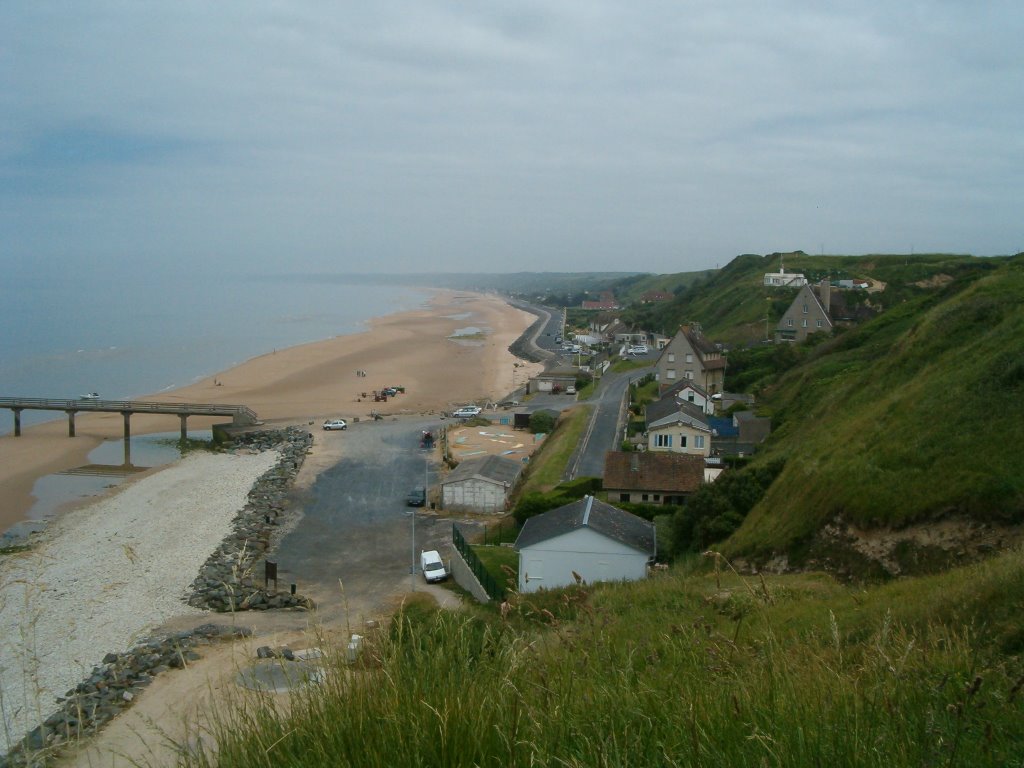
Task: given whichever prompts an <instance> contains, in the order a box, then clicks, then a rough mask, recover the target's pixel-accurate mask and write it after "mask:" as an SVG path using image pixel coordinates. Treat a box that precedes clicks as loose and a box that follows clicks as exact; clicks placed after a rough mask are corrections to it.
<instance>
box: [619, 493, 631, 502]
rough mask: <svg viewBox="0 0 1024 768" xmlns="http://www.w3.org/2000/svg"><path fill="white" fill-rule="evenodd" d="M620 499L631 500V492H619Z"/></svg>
mask: <svg viewBox="0 0 1024 768" xmlns="http://www.w3.org/2000/svg"><path fill="white" fill-rule="evenodd" d="M619 501H629V494H628V493H620V494H619Z"/></svg>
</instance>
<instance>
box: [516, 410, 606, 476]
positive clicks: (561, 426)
mask: <svg viewBox="0 0 1024 768" xmlns="http://www.w3.org/2000/svg"><path fill="white" fill-rule="evenodd" d="M589 418H590V407H589V406H577V407H574V408H570V409H569V410H567V411H563V412H562V416H561V417H560V418H559V420H558V425H557V426H556V428H555V431H554V432H552V433H551V434H550V435H548V436H547V438H545V440H544V443H543V445H541V447H540V449H539V450H538V451H537V452H535V453H534V454H533V456H532V457H531V459H530V464H529V466H528V467H527V470H526V479H525V480H524V481H523V484H522V485H521V486H520V487H519V490H518V492H517V496H522V495H525V494H527V493H544V492H546V491H549V490H551V489H552V488H554V487H555V486H556V485H558V483H560V482H561V479H562V475H563V474H564V473H565V468H566V466H567V465H568V463H569V459H570V458H571V456H572V453H573V451H574V450H575V449H576V446H577V444H578V443H579V441H580V437H581V436H582V435H583V430H584V429H585V428H586V426H587V420H588V419H589Z"/></svg>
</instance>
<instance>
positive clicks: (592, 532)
mask: <svg viewBox="0 0 1024 768" xmlns="http://www.w3.org/2000/svg"><path fill="white" fill-rule="evenodd" d="M515 547H516V549H517V550H518V551H519V591H520V592H521V593H526V592H536V591H537V590H539V589H557V588H559V587H566V586H569V585H570V584H574V583H576V576H575V575H574V574H578V575H579V577H580V578H582V579H583V580H584V581H587V582H591V583H592V582H595V581H636V580H638V579H642V578H644V577H645V576H646V575H647V564H648V563H650V562H651V561H652V560H653V559H654V556H655V554H656V551H657V550H656V544H655V535H654V523H651V522H649V521H647V520H644V519H643V518H642V517H637V516H636V515H633V514H630V513H629V512H626V511H624V510H621V509H619V508H618V507H613V506H612V505H611V504H605V503H604V502H603V501H598V500H597V499H595V498H594V497H593V496H584V497H583V498H582V499H580V500H579V501H574V502H572V503H571V504H566V505H565V506H562V507H558V508H557V509H552V510H551V511H550V512H545V513H543V514H541V515H537V516H535V517H531V518H530V519H528V520H527V521H526V523H525V524H524V525H523V529H522V530H521V531H520V532H519V537H518V538H517V539H516V544H515Z"/></svg>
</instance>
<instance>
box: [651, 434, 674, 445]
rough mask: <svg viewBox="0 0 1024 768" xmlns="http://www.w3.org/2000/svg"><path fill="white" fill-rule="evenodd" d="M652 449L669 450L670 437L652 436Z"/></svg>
mask: <svg viewBox="0 0 1024 768" xmlns="http://www.w3.org/2000/svg"><path fill="white" fill-rule="evenodd" d="M654 447H655V448H671V447H672V435H655V436H654Z"/></svg>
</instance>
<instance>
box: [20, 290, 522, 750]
mask: <svg viewBox="0 0 1024 768" xmlns="http://www.w3.org/2000/svg"><path fill="white" fill-rule="evenodd" d="M533 320H534V318H533V316H531V315H529V314H528V313H525V312H522V311H520V310H517V309H514V308H513V307H511V306H509V305H508V304H506V303H505V302H504V301H503V300H502V299H500V298H498V297H491V296H480V295H475V294H466V293H457V292H438V293H437V294H435V295H434V297H433V300H432V301H431V303H430V305H429V306H428V307H426V308H424V309H419V310H414V311H410V312H403V313H400V314H396V315H392V316H388V317H383V318H380V319H378V320H375V321H373V322H372V323H371V324H370V327H369V329H368V330H367V331H366V332H364V333H360V334H354V335H348V336H339V337H336V338H333V339H328V340H324V341H320V342H315V343H311V344H305V345H302V346H298V347H293V348H289V349H281V350H274V351H272V352H270V353H268V354H265V355H262V356H260V357H256V358H253V359H251V360H249V361H247V362H245V363H243V364H242V365H240V366H237V367H235V368H231V369H229V370H226V371H223V372H221V373H217V374H215V375H213V376H210V377H208V378H206V379H204V380H202V381H199V382H197V383H196V384H194V385H191V386H189V387H186V388H183V389H179V390H175V391H173V392H166V393H162V394H160V395H159V396H153V397H144V398H138V399H140V400H161V401H169V402H204V403H232V404H242V405H247V406H249V407H250V408H252V409H253V410H255V411H256V412H257V414H258V415H259V417H260V419H261V421H263V422H265V423H267V424H268V425H272V426H281V425H286V424H308V423H309V422H310V421H313V422H314V423H317V426H319V424H318V422H319V421H322V420H323V419H325V418H328V417H342V418H347V419H355V418H360V419H365V418H368V417H369V416H370V414H371V412H372V411H374V410H376V411H378V412H381V413H383V414H386V415H389V416H391V415H396V416H397V415H401V414H404V413H411V414H419V413H432V412H438V411H448V410H453V409H454V408H455V407H457V406H458V405H461V404H464V403H469V402H478V403H484V402H487V401H493V400H496V399H498V398H500V397H502V396H503V395H505V394H507V393H508V392H510V391H512V390H513V389H514V387H515V386H519V385H521V384H523V383H525V381H526V378H527V377H528V376H529V375H531V374H532V372H534V371H536V370H538V369H539V366H537V365H532V364H531V365H522V364H521V361H518V360H517V359H516V358H514V357H513V356H512V355H511V353H509V352H508V346H509V345H510V344H511V343H512V342H513V341H514V340H515V339H516V338H517V337H518V336H519V335H520V334H521V333H522V332H523V331H524V330H525V329H526V328H527V327H528V326H529V325H530V324H531V322H532V321H533ZM467 328H471V329H478V332H476V331H473V332H471V333H468V334H467V333H466V332H465V329H467ZM460 330H461V331H462V333H461V334H459V332H460ZM453 336H456V338H453ZM357 371H364V372H365V375H357ZM386 386H403V387H405V390H406V393H405V394H404V395H399V396H397V397H395V398H391V399H389V400H388V401H387V402H374V401H373V399H372V398H369V399H367V398H365V397H363V393H364V392H365V393H369V392H372V391H373V390H375V389H381V388H383V387H386ZM212 421H216V420H215V419H213V420H207V421H206V423H207V424H209V423H211V422H212ZM194 422H195V423H193V420H192V419H190V421H189V429H190V430H192V429H198V428H200V427H201V426H203V420H202V419H198V418H197V419H194ZM178 426H179V422H178V419H177V418H176V417H174V416H171V417H161V416H154V415H141V416H136V417H133V419H132V431H133V434H144V433H149V432H167V431H176V430H177V428H178ZM76 427H77V429H76V431H77V436H76V437H75V438H73V439H71V438H68V436H67V424H66V421H65V420H64V419H61V420H60V421H57V422H53V423H48V424H43V425H40V426H38V427H32V428H31V429H28V430H26V432H25V434H24V435H23V436H22V437H17V438H15V437H13V436H5V437H3V438H0V493H2V494H3V498H4V499H5V501H4V504H3V520H2V521H0V524H2V525H3V526H4V527H6V526H7V525H9V524H11V523H12V522H15V521H17V520H18V519H22V518H23V517H24V515H25V513H26V512H27V510H28V509H29V508H30V507H31V504H32V497H31V489H32V485H33V483H34V482H35V480H36V479H37V478H38V477H41V476H43V475H45V474H47V473H51V472H55V471H59V470H62V469H67V468H71V467H74V466H76V465H79V464H82V463H83V462H84V460H85V456H86V454H87V453H88V452H89V450H91V449H92V447H94V446H95V445H96V444H98V443H99V442H100V441H102V440H104V439H106V438H111V437H120V435H121V430H122V420H121V417H120V415H119V414H110V415H102V414H80V415H79V417H78V418H77V419H76ZM321 450H323V449H321ZM327 450H328V452H329V450H330V449H327ZM315 454H316V450H314V455H313V456H311V457H310V461H308V462H307V466H308V467H309V468H310V469H309V470H308V472H307V470H306V469H305V468H304V472H305V473H306V474H307V475H308V474H309V473H311V472H315V471H318V470H319V469H324V468H326V467H327V466H329V461H328V460H329V458H330V457H329V456H327V455H325V456H321V457H318V456H317V455H315ZM276 458H277V453H276V452H275V451H268V452H265V453H263V454H258V455H234V454H227V455H220V454H196V455H190V456H189V457H187V458H185V459H182V460H180V461H178V462H176V463H174V464H172V465H169V466H168V467H166V468H162V469H159V470H154V471H149V472H146V473H143V474H142V475H140V476H137V477H135V478H133V479H131V480H129V481H127V482H124V483H122V484H121V485H120V486H118V487H117V488H116V489H115V490H114V491H113V492H111V493H109V494H107V495H106V496H104V497H100V498H97V499H94V500H91V501H88V502H85V503H80V504H78V505H77V506H75V507H74V508H71V509H68V510H65V511H63V512H62V514H61V515H60V516H59V518H58V519H57V520H56V522H54V523H53V524H51V525H50V526H48V528H47V529H46V530H45V531H44V532H43V533H42V534H40V535H39V537H38V540H37V542H36V543H35V545H34V547H33V549H32V551H31V552H28V553H19V554H14V555H7V556H4V557H0V631H2V633H3V642H2V643H0V671H2V676H0V683H2V699H0V703H2V704H3V709H4V716H5V721H6V722H7V724H8V726H9V727H11V729H12V730H11V733H12V735H13V737H14V738H17V737H18V732H19V729H22V728H24V727H28V726H29V725H32V724H34V723H35V722H38V720H39V717H40V716H45V715H46V714H48V713H49V712H50V711H51V710H52V708H53V706H54V702H55V697H56V696H60V695H62V694H63V693H64V692H65V691H66V690H67V689H68V688H70V687H72V686H73V685H74V684H75V683H76V682H77V681H78V680H80V679H81V678H82V676H83V675H85V674H87V673H88V671H89V670H90V669H91V668H92V667H93V666H94V665H96V664H98V663H100V661H101V660H102V657H103V655H104V654H106V653H108V652H112V651H117V650H119V649H123V648H127V647H128V646H130V645H131V643H132V642H133V641H134V640H136V639H138V638H139V637H140V636H143V635H144V634H146V633H147V632H151V631H152V630H153V629H155V628H156V627H157V626H159V625H161V624H162V623H164V622H166V621H168V620H171V619H174V618H175V617H187V615H188V614H190V613H192V612H194V611H193V609H190V608H188V607H187V606H186V605H185V604H184V602H182V601H181V600H180V596H181V594H182V593H183V591H184V590H185V588H186V587H187V585H188V584H189V583H191V581H192V579H193V578H195V575H196V573H197V572H198V569H199V567H200V565H201V564H202V562H203V561H204V560H205V559H206V557H207V556H208V555H209V554H210V553H211V552H212V551H213V550H214V549H215V548H216V547H217V545H218V543H219V542H220V540H221V539H222V538H223V537H224V535H225V534H226V532H227V530H228V528H229V526H230V521H231V519H232V517H233V516H234V513H235V512H236V511H237V510H239V509H240V508H241V507H242V506H243V505H244V503H245V497H246V494H247V493H248V490H249V488H250V487H251V486H252V483H253V482H254V481H255V480H256V478H257V477H258V476H259V475H260V474H262V473H263V472H264V471H266V469H267V468H269V466H270V465H271V464H273V462H274V461H275V460H276ZM305 480H306V482H308V481H309V477H308V476H307V477H306V478H305ZM3 741H6V739H4V740H3ZM0 747H2V744H0Z"/></svg>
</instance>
